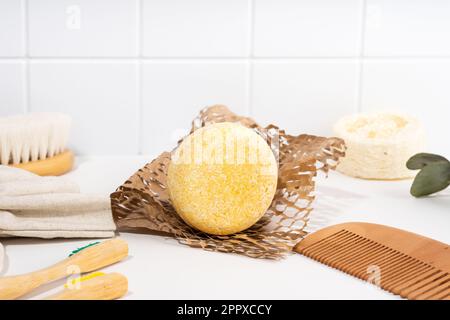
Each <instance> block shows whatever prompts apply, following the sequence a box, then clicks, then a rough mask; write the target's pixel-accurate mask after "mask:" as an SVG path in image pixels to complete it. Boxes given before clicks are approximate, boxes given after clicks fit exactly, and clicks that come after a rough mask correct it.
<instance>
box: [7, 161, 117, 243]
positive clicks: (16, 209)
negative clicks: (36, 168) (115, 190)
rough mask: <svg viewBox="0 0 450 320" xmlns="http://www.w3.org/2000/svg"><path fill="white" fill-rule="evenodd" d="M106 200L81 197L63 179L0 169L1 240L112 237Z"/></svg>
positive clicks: (108, 201)
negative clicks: (16, 237)
mask: <svg viewBox="0 0 450 320" xmlns="http://www.w3.org/2000/svg"><path fill="white" fill-rule="evenodd" d="M115 229H116V226H115V224H114V222H113V218H112V214H111V208H110V200H109V196H107V195H105V196H100V195H90V194H82V193H80V189H79V186H78V185H77V184H76V183H75V182H73V181H70V180H68V179H66V178H64V177H40V176H37V175H34V174H32V173H30V172H27V171H24V170H21V169H17V168H12V167H8V166H0V237H8V236H18V237H38V238H108V237H113V236H114V231H115Z"/></svg>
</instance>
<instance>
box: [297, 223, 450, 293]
mask: <svg viewBox="0 0 450 320" xmlns="http://www.w3.org/2000/svg"><path fill="white" fill-rule="evenodd" d="M296 250H297V252H298V253H301V254H303V255H305V256H307V257H309V258H312V259H314V260H317V261H319V262H321V263H324V264H326V265H328V266H330V267H333V268H335V269H338V270H341V271H343V272H345V273H347V274H350V275H352V276H355V277H357V278H359V279H362V280H365V281H375V283H376V284H379V285H380V287H381V288H383V289H384V290H387V291H390V292H392V293H394V294H398V295H400V296H402V297H403V298H407V299H421V300H425V299H432V300H435V299H436V300H437V299H447V300H448V299H450V274H449V273H447V272H444V271H443V270H440V269H439V268H436V267H434V266H432V265H430V264H427V263H425V262H423V261H421V260H418V259H416V258H414V257H412V256H409V255H407V254H404V253H402V252H400V251H398V250H395V249H392V248H390V247H388V246H385V245H383V244H381V243H379V242H376V241H373V240H371V239H368V238H366V237H363V236H361V235H358V234H356V233H354V232H351V231H348V230H345V229H340V230H336V232H334V233H332V234H329V235H328V236H326V237H325V238H322V239H320V240H319V241H317V242H313V243H311V244H310V245H307V246H304V247H301V248H299V249H296ZM377 272H378V273H377Z"/></svg>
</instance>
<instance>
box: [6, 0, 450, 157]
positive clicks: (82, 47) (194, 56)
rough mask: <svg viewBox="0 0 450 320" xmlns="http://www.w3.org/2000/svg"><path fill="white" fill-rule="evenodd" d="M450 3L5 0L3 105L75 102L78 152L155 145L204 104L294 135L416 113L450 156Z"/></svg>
mask: <svg viewBox="0 0 450 320" xmlns="http://www.w3.org/2000/svg"><path fill="white" fill-rule="evenodd" d="M449 17H450V1H447V0H340V1H334V0H70V1H69V0H0V116H5V115H10V114H14V113H22V112H28V111H47V110H48V111H63V112H66V113H68V114H70V115H71V116H72V117H73V119H74V127H73V131H72V138H71V146H72V147H73V148H74V149H75V150H76V151H77V153H79V154H93V155H95V154H139V153H145V154H149V153H151V154H156V153H158V152H160V151H162V150H164V149H168V148H171V146H172V145H173V144H174V142H175V140H176V138H177V137H178V136H179V135H181V134H182V133H183V132H185V131H186V129H187V127H188V126H189V123H190V121H191V118H192V117H193V116H194V115H195V114H196V113H197V112H198V110H199V109H200V108H202V107H204V106H206V105H210V104H214V103H224V104H227V105H229V106H230V107H231V108H232V109H233V110H234V111H236V112H238V113H241V114H248V115H251V116H253V117H255V118H256V119H257V120H260V122H261V123H263V124H266V123H268V122H269V121H273V122H276V123H277V124H279V125H280V126H282V127H284V128H286V129H288V130H289V131H290V132H292V133H296V134H297V133H301V132H308V133H314V134H323V135H328V134H331V125H332V124H333V123H334V122H335V121H336V120H337V119H338V118H339V117H340V116H342V115H344V114H347V113H352V112H358V111H366V110H377V109H383V110H386V109H394V110H395V109H397V110H400V111H403V112H407V113H410V114H412V115H416V116H418V117H419V118H420V119H421V120H422V121H423V123H424V124H425V126H426V129H427V132H428V136H429V140H430V143H429V147H428V151H431V152H440V153H444V154H447V155H450V139H448V136H449V133H450V129H449V125H448V123H449V121H450V90H449V86H448V84H449V83H450V41H449V38H450V18H449Z"/></svg>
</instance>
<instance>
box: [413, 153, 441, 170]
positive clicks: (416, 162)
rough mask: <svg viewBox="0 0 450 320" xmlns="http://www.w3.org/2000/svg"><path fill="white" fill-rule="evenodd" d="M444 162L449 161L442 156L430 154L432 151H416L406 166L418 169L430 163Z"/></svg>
mask: <svg viewBox="0 0 450 320" xmlns="http://www.w3.org/2000/svg"><path fill="white" fill-rule="evenodd" d="M437 162H444V163H449V161H448V160H447V159H446V158H444V157H443V156H440V155H437V154H432V153H418V154H416V155H415V156H412V157H411V158H410V159H409V160H408V162H407V163H406V166H407V167H408V169H410V170H419V169H422V168H423V167H425V166H426V165H428V164H431V163H437Z"/></svg>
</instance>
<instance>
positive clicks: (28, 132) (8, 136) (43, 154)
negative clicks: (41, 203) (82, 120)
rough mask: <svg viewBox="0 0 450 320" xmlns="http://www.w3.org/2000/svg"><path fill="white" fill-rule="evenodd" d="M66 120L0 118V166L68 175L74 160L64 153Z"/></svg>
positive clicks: (64, 117) (40, 116)
mask: <svg viewBox="0 0 450 320" xmlns="http://www.w3.org/2000/svg"><path fill="white" fill-rule="evenodd" d="M70 123H71V120H70V117H69V116H67V115H64V114H61V113H29V114H25V115H17V116H10V117H4V118H0V164H2V165H10V166H14V167H18V168H21V169H25V170H28V171H31V172H33V173H35V174H38V175H41V176H47V175H52V176H57V175H61V174H64V173H66V172H68V171H70V170H71V169H72V167H73V162H74V156H73V153H72V152H71V151H70V150H67V149H66V144H67V140H68V136H69V130H70Z"/></svg>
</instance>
